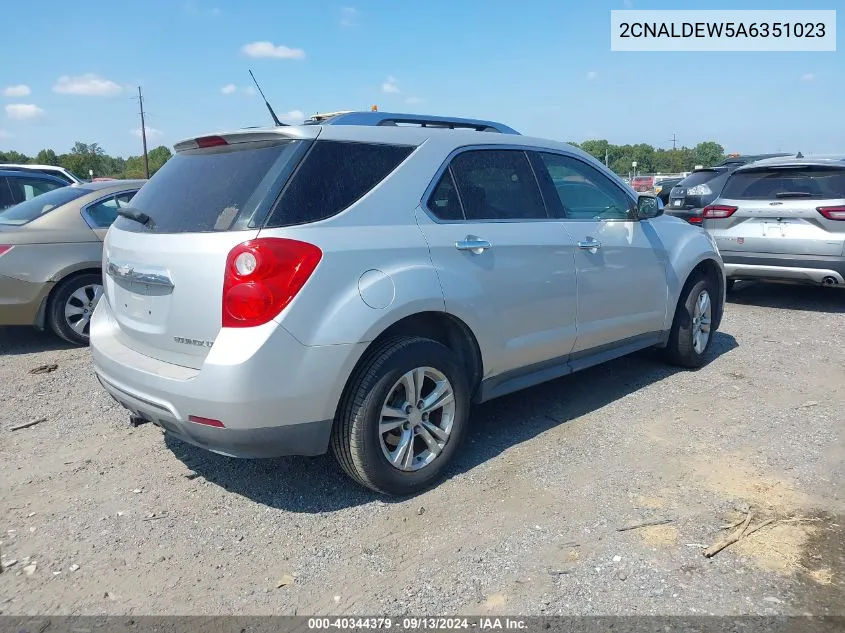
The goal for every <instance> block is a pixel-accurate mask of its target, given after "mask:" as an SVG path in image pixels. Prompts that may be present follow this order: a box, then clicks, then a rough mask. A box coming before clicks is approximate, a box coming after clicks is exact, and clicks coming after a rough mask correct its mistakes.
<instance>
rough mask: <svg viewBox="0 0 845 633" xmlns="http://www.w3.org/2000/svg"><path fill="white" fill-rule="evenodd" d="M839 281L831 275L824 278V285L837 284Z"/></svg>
mask: <svg viewBox="0 0 845 633" xmlns="http://www.w3.org/2000/svg"><path fill="white" fill-rule="evenodd" d="M837 283H838V282H837V281H836V278H835V277H831V276H829V275H828V276H827V277H825V278H824V279H822V286H835V285H836V284H837Z"/></svg>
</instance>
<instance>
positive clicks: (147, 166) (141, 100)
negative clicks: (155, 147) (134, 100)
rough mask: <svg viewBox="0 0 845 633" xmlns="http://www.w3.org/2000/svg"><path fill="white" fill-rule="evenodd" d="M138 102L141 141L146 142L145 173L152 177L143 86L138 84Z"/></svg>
mask: <svg viewBox="0 0 845 633" xmlns="http://www.w3.org/2000/svg"><path fill="white" fill-rule="evenodd" d="M138 103H140V104H141V141H143V143H144V173H145V174H146V176H147V178H149V177H150V159H149V156H147V125H146V123H145V122H144V97H143V95H142V94H141V86H138Z"/></svg>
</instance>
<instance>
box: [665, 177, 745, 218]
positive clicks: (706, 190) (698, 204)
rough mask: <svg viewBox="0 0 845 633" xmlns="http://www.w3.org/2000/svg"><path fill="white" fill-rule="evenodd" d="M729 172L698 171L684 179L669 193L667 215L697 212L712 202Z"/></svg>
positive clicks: (696, 213)
mask: <svg viewBox="0 0 845 633" xmlns="http://www.w3.org/2000/svg"><path fill="white" fill-rule="evenodd" d="M728 174H729V170H728V169H727V168H723V167H712V168H709V169H698V170H696V171H694V172H693V173H691V174H690V175H689V176H687V177H686V178H684V179H683V180H682V181H681V182H679V183H678V184H677V185H675V186H674V187H672V190H671V191H670V192H669V204H668V205H667V208H666V212H667V213H670V214H672V213H675V212H679V215H684V214H689V213H690V212H694V214H695V215H699V214H698V211H699V210H700V209H703V208H704V207H706V206H707V205H708V204H710V203H711V202H713V201H714V200H715V199H716V198H717V197H718V196H719V193H720V191H721V188H722V187H723V186H724V184H725V180H726V179H727V176H728Z"/></svg>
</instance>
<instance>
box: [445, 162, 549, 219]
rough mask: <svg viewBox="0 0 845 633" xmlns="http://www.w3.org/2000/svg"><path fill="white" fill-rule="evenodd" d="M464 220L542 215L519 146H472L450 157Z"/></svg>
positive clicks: (537, 192) (536, 188)
mask: <svg viewBox="0 0 845 633" xmlns="http://www.w3.org/2000/svg"><path fill="white" fill-rule="evenodd" d="M451 168H452V172H453V174H454V177H455V181H456V184H457V187H458V191H459V192H460V195H461V202H462V203H463V209H464V214H465V216H466V219H467V220H533V219H546V218H548V214H547V213H546V208H545V206H544V205H543V198H542V196H541V195H540V188H539V186H538V185H537V179H536V178H535V177H534V172H533V171H532V169H531V165H530V164H529V162H528V157H527V156H526V155H525V152H523V151H521V150H474V151H468V152H464V153H462V154H458V155H457V156H456V157H455V158H454V159H453V160H452V165H451Z"/></svg>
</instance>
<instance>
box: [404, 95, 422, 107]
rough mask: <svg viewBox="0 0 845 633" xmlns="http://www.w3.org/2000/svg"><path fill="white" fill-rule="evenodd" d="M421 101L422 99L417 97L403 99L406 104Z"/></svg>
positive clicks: (415, 103)
mask: <svg viewBox="0 0 845 633" xmlns="http://www.w3.org/2000/svg"><path fill="white" fill-rule="evenodd" d="M422 102H423V100H422V99H420V98H419V97H408V98H407V99H405V103H407V104H408V105H417V104H419V103H422Z"/></svg>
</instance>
